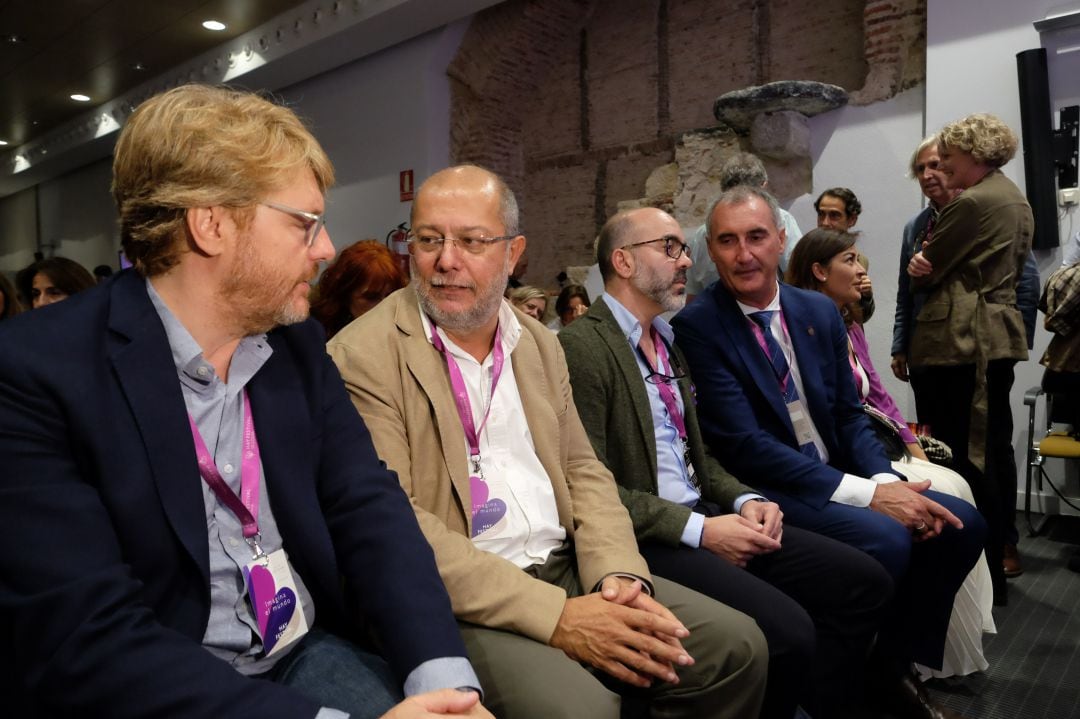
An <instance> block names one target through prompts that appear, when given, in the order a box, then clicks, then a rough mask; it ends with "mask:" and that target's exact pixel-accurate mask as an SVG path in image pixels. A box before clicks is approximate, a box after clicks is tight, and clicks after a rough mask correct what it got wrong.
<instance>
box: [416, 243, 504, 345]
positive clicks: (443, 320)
mask: <svg viewBox="0 0 1080 719" xmlns="http://www.w3.org/2000/svg"><path fill="white" fill-rule="evenodd" d="M409 274H410V276H411V277H412V285H413V288H414V289H415V290H416V298H417V300H419V302H420V309H422V310H423V311H424V314H426V315H427V316H428V317H430V318H431V319H432V320H433V321H434V322H435V324H436V325H438V326H439V327H442V328H443V329H444V330H450V331H452V332H468V331H469V330H473V329H476V328H477V327H480V326H481V325H483V324H484V323H485V322H487V321H488V320H489V319H491V318H492V316H494V315H495V314H497V313H498V311H499V307H500V306H501V305H502V300H503V293H504V292H505V291H506V283H507V282H508V281H509V277H510V253H509V252H508V253H506V262H505V263H504V267H503V276H502V280H501V281H498V280H496V281H495V283H494V284H492V285H491V287H490V288H489V289H488V291H487V292H485V293H483V294H480V295H478V296H477V298H476V304H474V305H473V306H472V307H471V308H469V309H467V310H465V311H463V312H444V311H443V310H441V309H440V308H439V306H438V304H436V302H435V300H434V298H432V296H431V287H430V286H429V285H428V284H427V283H426V282H425V281H424V279H423V278H422V277H421V276H420V272H419V271H418V270H417V269H416V262H415V261H414V260H413V258H412V256H411V255H410V256H409Z"/></svg>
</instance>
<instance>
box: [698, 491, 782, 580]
mask: <svg viewBox="0 0 1080 719" xmlns="http://www.w3.org/2000/svg"><path fill="white" fill-rule="evenodd" d="M740 515H741V516H740ZM783 518H784V513H783V512H781V511H780V507H779V505H777V504H776V503H775V502H759V501H755V500H751V501H749V502H746V503H745V504H743V506H742V509H741V511H740V513H739V514H725V515H721V516H719V517H706V518H705V526H704V528H703V529H702V531H701V546H702V547H704V548H705V549H707V550H709V551H710V552H712V553H713V554H716V555H717V556H720V557H722V558H724V559H726V560H727V561H729V562H731V563H732V564H734V565H735V566H737V567H745V566H746V563H747V562H749V561H750V560H751V559H753V558H754V557H756V556H757V555H759V554H768V553H769V552H775V551H776V550H777V549H780V538H781V536H782V535H783V533H784V525H783Z"/></svg>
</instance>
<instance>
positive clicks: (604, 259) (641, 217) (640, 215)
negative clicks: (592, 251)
mask: <svg viewBox="0 0 1080 719" xmlns="http://www.w3.org/2000/svg"><path fill="white" fill-rule="evenodd" d="M653 220H659V221H664V220H670V221H672V222H674V218H672V217H671V215H669V214H668V213H666V212H664V211H663V210H658V209H656V208H655V207H638V208H635V209H633V210H623V211H622V212H616V213H615V214H614V215H612V216H611V217H610V218H608V221H607V222H605V223H604V226H603V227H602V228H600V234H599V236H597V238H596V262H597V264H598V265H600V276H601V277H602V278H603V279H604V282H607V281H608V280H610V279H612V278H613V277H614V276H615V268H614V265H613V264H612V262H611V255H612V253H613V252H615V250H617V249H619V248H620V247H623V246H625V245H626V244H628V243H630V242H632V241H635V236H636V234H637V229H638V228H639V227H640V226H641V225H643V224H649V223H651V222H652V221H653ZM676 226H678V225H677V223H676ZM649 239H652V238H649Z"/></svg>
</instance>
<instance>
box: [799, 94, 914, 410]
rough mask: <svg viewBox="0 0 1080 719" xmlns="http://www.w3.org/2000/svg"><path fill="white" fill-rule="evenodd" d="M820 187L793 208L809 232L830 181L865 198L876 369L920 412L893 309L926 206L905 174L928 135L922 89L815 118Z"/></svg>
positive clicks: (863, 224)
mask: <svg viewBox="0 0 1080 719" xmlns="http://www.w3.org/2000/svg"><path fill="white" fill-rule="evenodd" d="M810 135H811V147H810V151H811V156H812V158H813V161H814V190H813V192H812V193H811V194H809V195H803V196H802V197H800V198H798V199H796V200H795V201H794V202H793V203H792V205H791V207H790V208H789V210H790V212H791V213H792V214H793V215H795V219H796V220H798V222H799V228H800V229H802V230H803V232H807V231H809V230H811V229H813V228H814V227H815V226H816V225H817V216H816V214H815V212H814V199H815V198H817V196H818V195H819V194H820V193H821V192H822V191H823V190H825V189H828V188H830V187H836V186H842V187H848V188H850V189H851V190H852V191H854V192H855V194H856V196H858V198H859V201H860V202H861V203H862V206H863V211H862V214H861V215H860V216H859V222H858V224H857V225H856V226H855V229H856V230H859V231H860V233H861V235H860V238H859V245H858V246H859V249H860V250H861V251H862V252H863V254H865V255H866V256H867V258H868V259H869V260H870V279H871V281H872V282H873V284H874V302H875V304H876V309H875V311H874V315H873V317H871V318H870V321H869V322H868V323H867V324H866V338H867V341H868V342H869V345H870V352H871V359H872V360H873V362H874V368H875V369H876V370H877V371H878V374H880V375H881V378H882V382H883V383H884V384H885V389H886V390H887V391H888V392H889V393H890V394H891V395H892V396H893V397H894V398H895V399H896V402H897V404H898V405H899V406H900V409H901V411H903V412H905V415H907V416H910V417H912V418H914V416H915V411H914V409H915V408H914V403H913V402H912V403H911V404H910V405H908V391H907V385H906V384H904V383H903V382H900V381H899V380H897V379H896V378H894V377H893V376H892V372H891V371H890V370H889V360H890V357H889V351H890V349H891V347H892V326H893V315H894V313H895V311H896V282H897V271H898V268H899V262H900V240H901V232H902V231H903V229H904V224H905V223H906V222H907V221H908V220H909V219H910V218H911V216H912V215H914V214H916V213H917V212H918V211H919V210H920V209H921V208H922V194H921V193H920V192H919V187H918V184H917V183H915V182H914V181H913V180H909V179H908V178H907V176H906V173H907V165H908V159H909V158H910V157H911V151H912V150H913V149H914V148H915V147H917V146H918V144H919V143H920V142H921V141H922V138H923V88H922V87H918V88H915V89H913V90H908V91H907V92H904V93H901V94H899V95H897V96H896V97H894V98H892V99H891V100H887V101H885V102H878V103H874V104H872V105H869V106H866V107H853V106H849V107H844V108H841V109H839V110H833V111H832V112H828V113H825V114H824V115H818V116H817V117H813V118H810Z"/></svg>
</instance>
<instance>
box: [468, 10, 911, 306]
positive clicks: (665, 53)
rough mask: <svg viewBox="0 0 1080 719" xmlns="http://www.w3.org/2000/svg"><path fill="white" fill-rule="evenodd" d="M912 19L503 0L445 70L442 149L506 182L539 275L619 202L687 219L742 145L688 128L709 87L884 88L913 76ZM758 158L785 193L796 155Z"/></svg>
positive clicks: (708, 114) (707, 123)
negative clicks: (447, 127)
mask: <svg viewBox="0 0 1080 719" xmlns="http://www.w3.org/2000/svg"><path fill="white" fill-rule="evenodd" d="M925 15H926V11H925V0H819V2H817V3H805V2H802V1H801V0H741V1H740V0H577V1H575V0H508V2H505V3H502V4H500V5H497V6H495V7H493V8H491V9H489V10H487V11H484V12H482V13H480V14H478V15H477V16H476V17H475V18H474V20H473V23H472V25H471V26H470V28H469V31H468V33H467V34H466V37H465V40H464V42H463V43H462V47H461V49H460V51H459V54H458V56H457V57H456V58H455V60H454V61H453V63H452V64H451V66H450V67H449V68H448V71H447V72H448V74H449V76H450V78H451V91H452V117H451V148H452V149H451V152H452V155H453V158H454V160H455V161H458V162H463V161H470V162H477V163H480V164H483V165H486V166H488V167H491V168H492V169H494V170H496V171H498V172H500V173H501V174H503V175H504V176H505V177H506V180H507V182H508V183H509V184H510V186H511V187H512V188H513V189H514V190H515V192H517V193H518V195H519V201H520V204H521V206H522V219H523V226H524V228H525V231H526V233H527V235H528V237H529V243H530V244H529V250H528V251H529V257H530V263H529V274H528V276H527V277H526V278H525V279H526V280H527V281H529V282H532V283H534V284H539V285H542V286H548V287H550V286H553V285H554V276H555V275H556V274H557V273H558V272H560V271H561V270H563V269H565V268H566V267H567V266H571V265H583V264H588V263H590V262H591V261H592V257H591V252H592V242H593V238H594V237H595V234H596V232H597V230H598V228H599V226H600V224H602V223H603V221H604V219H605V218H606V217H607V216H609V215H610V214H611V213H612V212H614V211H615V210H616V209H617V208H618V207H619V205H620V203H624V204H630V205H633V204H640V203H641V202H649V203H651V204H656V205H657V206H661V207H664V208H665V209H669V210H672V211H674V212H675V214H676V217H678V218H679V220H680V221H681V222H684V223H686V224H692V223H693V222H695V221H699V213H702V212H703V211H704V204H705V203H707V202H708V201H709V199H710V198H708V197H707V195H709V194H710V193H712V191H713V189H712V187H713V184H712V183H714V181H715V170H716V169H717V168H718V167H719V164H720V163H721V162H722V160H723V159H724V156H725V155H726V154H727V153H729V152H732V151H734V150H736V149H739V148H740V146H741V147H742V148H743V149H746V147H747V144H748V141H747V138H746V137H745V136H741V135H736V134H734V133H731V132H730V131H727V130H720V131H718V132H711V133H710V132H706V133H695V132H694V131H695V130H698V129H705V128H713V127H716V126H717V122H716V120H715V119H714V118H713V116H712V105H713V101H714V100H715V99H716V97H717V96H719V95H721V94H723V93H725V92H728V91H730V90H736V89H740V88H744V87H747V86H750V85H758V84H762V83H765V82H771V81H774V80H785V79H794V80H816V81H820V82H826V83H831V84H835V85H839V86H841V87H843V88H844V89H845V90H847V91H848V92H849V93H852V94H853V97H852V100H853V101H857V102H860V103H868V102H874V101H876V100H879V99H883V98H885V97H888V96H891V94H895V92H897V91H899V90H900V89H902V88H905V87H909V86H911V85H913V84H917V83H918V82H919V81H921V79H922V78H923V76H924V73H925V43H926V38H925ZM688 133H690V134H688ZM710 143H712V144H710ZM677 155H678V156H679V158H680V160H679V164H678V166H677V167H675V168H668V169H667V170H666V171H665V170H662V169H658V168H663V167H665V166H666V165H668V164H669V163H672V162H673V161H675V160H676V156H677ZM766 165H767V167H768V169H769V171H770V177H771V183H772V185H773V187H774V188H775V189H777V190H785V189H786V190H787V191H789V192H790V193H791V195H792V196H794V195H796V194H798V192H801V190H799V189H797V188H799V187H801V186H802V180H799V181H796V177H795V176H796V175H799V176H800V177H802V178H805V175H806V173H807V168H806V167H805V166H803V165H800V164H797V163H787V164H785V163H784V162H777V161H770V160H768V159H766ZM788 165H790V172H791V174H792V178H790V179H789V178H787V177H785V173H786V172H788V169H787V167H788ZM690 166H693V167H697V168H699V169H700V170H701V172H703V173H704V175H701V176H698V175H696V174H694V173H689V172H688V171H686V170H685V168H686V167H690ZM680 168H683V169H680ZM665 172H667V177H666V180H667V181H664V179H665V177H664V173H665ZM710 173H712V176H710ZM650 176H653V183H652V184H653V188H652V189H653V190H654V191H653V192H647V191H646V181H647V180H648V179H649V178H650ZM672 177H674V178H675V181H676V184H675V186H672V185H671V183H670V180H671V178H672ZM658 188H659V189H658ZM779 194H781V195H783V194H784V193H783V192H780V193H779ZM641 198H645V199H644V200H642V199H641Z"/></svg>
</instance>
